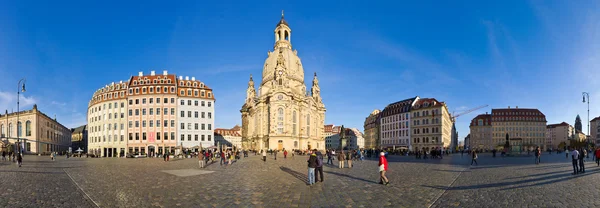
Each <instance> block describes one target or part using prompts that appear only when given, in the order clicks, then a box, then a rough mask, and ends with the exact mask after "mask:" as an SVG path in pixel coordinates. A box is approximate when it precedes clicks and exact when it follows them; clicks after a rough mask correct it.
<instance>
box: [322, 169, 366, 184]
mask: <svg viewBox="0 0 600 208" xmlns="http://www.w3.org/2000/svg"><path fill="white" fill-rule="evenodd" d="M323 172H324V173H329V174H333V175H337V176H343V177H346V178H351V179H355V180H359V181H364V182H367V183H378V182H375V181H370V180H367V179H364V178H357V177H354V176H351V175H347V174H343V173H336V172H331V171H323Z"/></svg>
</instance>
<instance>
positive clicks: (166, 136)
mask: <svg viewBox="0 0 600 208" xmlns="http://www.w3.org/2000/svg"><path fill="white" fill-rule="evenodd" d="M165 123H166V122H165ZM164 135H165V140H169V133H167V132H165V134H164Z"/></svg>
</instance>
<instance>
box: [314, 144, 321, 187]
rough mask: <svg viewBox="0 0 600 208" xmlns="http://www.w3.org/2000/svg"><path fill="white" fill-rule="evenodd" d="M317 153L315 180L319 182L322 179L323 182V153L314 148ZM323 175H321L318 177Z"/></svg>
mask: <svg viewBox="0 0 600 208" xmlns="http://www.w3.org/2000/svg"><path fill="white" fill-rule="evenodd" d="M313 151H314V152H316V155H317V168H316V169H315V181H316V182H319V179H321V183H323V154H321V151H317V149H314V150H313ZM318 176H321V177H318Z"/></svg>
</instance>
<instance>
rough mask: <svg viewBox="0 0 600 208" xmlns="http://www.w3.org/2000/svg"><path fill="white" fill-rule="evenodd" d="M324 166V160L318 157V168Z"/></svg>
mask: <svg viewBox="0 0 600 208" xmlns="http://www.w3.org/2000/svg"><path fill="white" fill-rule="evenodd" d="M322 166H323V159H322V158H320V157H317V167H322Z"/></svg>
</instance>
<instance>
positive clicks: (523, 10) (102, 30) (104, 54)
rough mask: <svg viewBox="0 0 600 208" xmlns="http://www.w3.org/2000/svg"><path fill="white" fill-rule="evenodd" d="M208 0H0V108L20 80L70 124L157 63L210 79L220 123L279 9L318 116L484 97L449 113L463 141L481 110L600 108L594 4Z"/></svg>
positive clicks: (259, 56)
mask: <svg viewBox="0 0 600 208" xmlns="http://www.w3.org/2000/svg"><path fill="white" fill-rule="evenodd" d="M216 2H222V1H60V2H58V1H37V2H32V1H2V2H0V74H1V79H0V80H1V81H0V109H1V111H2V113H3V112H4V109H9V111H11V110H12V109H14V110H15V111H16V90H17V89H16V88H17V81H18V80H19V78H21V77H26V78H27V90H28V91H27V92H26V93H25V94H24V96H25V97H23V98H22V99H21V101H22V104H23V106H22V108H31V106H32V105H33V103H37V104H38V107H39V109H40V110H42V111H43V112H45V113H46V114H48V115H50V116H54V115H55V114H56V116H57V119H58V120H59V122H61V123H63V124H65V125H66V126H67V127H76V126H78V125H82V124H85V123H86V110H87V104H88V101H89V100H90V98H91V96H92V94H93V92H94V91H95V90H96V89H98V88H100V87H102V86H104V85H106V84H109V83H111V82H118V81H120V80H127V79H128V78H129V76H130V75H133V74H137V73H138V72H139V71H144V73H149V72H150V71H151V70H156V71H162V70H165V69H166V70H169V72H172V73H176V74H177V75H182V76H195V77H196V78H197V79H199V80H201V81H203V82H205V83H206V84H207V85H208V86H210V87H212V88H213V89H214V93H215V96H216V98H217V102H216V113H215V118H216V122H215V123H216V126H217V127H220V128H230V127H232V126H234V125H235V124H240V123H241V118H240V117H241V116H240V113H239V110H240V108H241V106H242V104H243V102H244V98H245V90H246V86H247V81H248V77H249V75H250V74H254V75H255V77H259V76H260V75H261V73H262V72H261V71H262V66H263V64H264V61H265V59H266V57H267V51H269V50H273V43H274V40H273V30H274V29H275V25H276V24H277V22H278V21H279V19H280V16H281V10H285V19H286V20H287V22H288V23H289V24H290V27H291V28H292V37H293V38H292V44H293V46H294V48H295V49H297V50H298V55H299V56H300V58H301V59H302V61H303V65H304V69H305V73H306V74H307V75H312V74H313V72H317V74H318V76H319V79H320V85H321V91H322V96H323V101H324V103H325V105H326V108H327V113H326V121H325V122H326V123H327V124H336V125H341V124H344V125H345V126H347V127H356V128H358V129H360V130H361V131H363V127H362V126H363V122H364V119H365V117H366V116H368V115H369V113H370V112H371V111H373V110H374V109H383V108H384V107H385V106H386V105H387V104H388V103H391V102H395V101H399V100H403V99H406V98H409V97H413V96H417V95H418V96H420V97H434V98H436V99H438V100H440V101H445V102H447V104H448V106H449V109H450V112H455V111H456V112H457V113H458V112H461V111H463V110H466V109H469V108H472V107H477V106H480V105H485V104H488V105H490V107H488V108H485V109H481V110H478V111H475V112H473V113H471V114H467V115H464V116H462V117H459V118H458V121H457V128H458V130H459V136H460V139H461V140H462V138H464V136H466V135H467V134H468V132H469V128H468V124H469V122H470V120H471V119H472V118H473V117H475V116H476V115H477V114H480V113H485V112H490V111H491V108H506V107H507V106H519V107H520V108H539V109H540V110H541V111H542V112H543V113H544V114H546V116H547V119H548V121H549V123H559V122H562V121H566V122H568V123H570V124H573V123H574V120H575V116H576V115H577V114H581V118H582V120H586V117H587V114H586V105H585V104H583V103H582V96H581V92H582V91H588V92H590V93H591V101H592V102H591V109H590V114H591V115H590V117H591V118H593V117H596V116H600V109H599V108H598V106H599V105H598V104H596V103H600V82H599V80H600V73H599V72H600V69H599V67H600V2H599V1H592V0H590V1H521V0H514V1H495V2H490V1H418V2H419V3H414V2H400V1H389V2H383V1H382V2H378V1H297V2H295V3H286V2H284V1H239V2H232V1H227V2H231V3H216ZM249 2H252V3H249ZM28 3H29V4H28ZM257 3H260V4H257ZM569 3H572V4H569ZM305 79H306V82H307V84H308V85H309V86H310V81H311V80H312V76H306V77H305ZM255 80H260V79H259V78H257V79H255ZM257 84H258V83H257ZM583 126H584V129H585V128H586V126H587V125H586V124H585V123H584V125H583Z"/></svg>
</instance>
